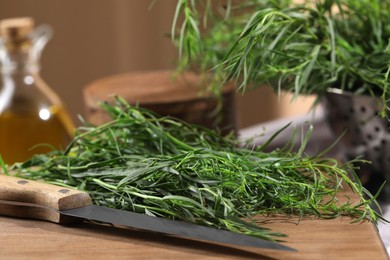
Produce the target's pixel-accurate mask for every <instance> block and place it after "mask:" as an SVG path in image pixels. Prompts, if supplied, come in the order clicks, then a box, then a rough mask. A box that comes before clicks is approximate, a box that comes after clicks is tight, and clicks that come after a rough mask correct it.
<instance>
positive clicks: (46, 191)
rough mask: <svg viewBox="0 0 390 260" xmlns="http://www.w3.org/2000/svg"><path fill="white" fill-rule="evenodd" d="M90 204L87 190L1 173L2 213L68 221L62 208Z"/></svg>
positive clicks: (0, 202) (61, 221)
mask: <svg viewBox="0 0 390 260" xmlns="http://www.w3.org/2000/svg"><path fill="white" fill-rule="evenodd" d="M90 204H92V200H91V197H90V196H89V195H88V194H87V193H85V192H82V191H78V190H73V189H68V188H63V187H60V186H56V185H52V184H47V183H42V182H37V181H31V180H25V179H20V178H16V177H11V176H6V175H1V174H0V215H7V216H13V217H23V218H33V219H42V220H47V221H52V222H56V223H64V222H69V221H72V220H71V219H70V218H69V217H65V216H62V215H61V214H60V211H61V210H66V209H73V208H79V207H84V206H87V205H90Z"/></svg>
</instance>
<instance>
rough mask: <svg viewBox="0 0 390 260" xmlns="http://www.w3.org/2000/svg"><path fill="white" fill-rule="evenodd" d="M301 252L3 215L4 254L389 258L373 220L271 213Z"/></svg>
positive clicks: (0, 250)
mask: <svg viewBox="0 0 390 260" xmlns="http://www.w3.org/2000/svg"><path fill="white" fill-rule="evenodd" d="M265 225H266V226H268V227H270V228H273V229H274V230H275V231H280V232H283V233H287V234H288V235H289V237H288V238H286V241H287V242H286V243H284V244H285V245H288V246H291V247H294V248H296V249H298V252H284V251H274V250H269V249H258V248H245V247H226V246H222V245H212V244H207V243H203V242H196V241H190V240H182V239H178V238H171V237H166V236H162V235H156V234H152V233H143V232H137V231H130V230H125V229H115V228H110V227H107V226H97V225H92V224H88V223H78V224H73V225H71V226H60V225H57V224H53V223H48V222H43V221H35V220H24V219H12V218H8V217H0V259H84V260H85V259H94V260H96V259H186V258H187V259H238V258H239V259H332V260H333V259H365V260H366V259H376V260H380V259H389V258H388V256H387V253H386V251H385V249H384V247H383V244H382V242H381V240H380V237H379V235H378V232H377V229H376V226H375V225H374V224H373V223H369V222H363V223H357V224H351V223H350V219H348V218H343V219H333V220H318V219H304V220H302V221H300V222H299V223H298V221H297V219H288V218H285V217H284V218H280V219H275V218H272V219H269V223H267V224H265Z"/></svg>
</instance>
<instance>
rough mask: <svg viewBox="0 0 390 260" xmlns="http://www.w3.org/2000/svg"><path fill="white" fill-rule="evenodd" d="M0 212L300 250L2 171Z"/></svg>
mask: <svg viewBox="0 0 390 260" xmlns="http://www.w3.org/2000/svg"><path fill="white" fill-rule="evenodd" d="M0 215H6V216H13V217H22V218H32V219H40V220H46V221H51V222H54V223H60V224H64V223H70V222H73V221H76V220H80V219H81V220H88V221H91V222H93V223H95V222H98V223H102V224H109V225H112V226H115V227H126V228H130V229H136V230H141V231H149V232H157V233H160V234H164V235H170V236H175V237H179V238H185V239H192V240H198V241H204V242H214V243H219V244H221V243H222V244H230V245H239V246H248V247H260V248H268V249H275V250H285V251H296V250H295V249H293V248H290V247H287V246H284V245H281V244H279V243H276V242H273V241H268V240H264V239H260V238H255V237H251V236H247V235H243V234H238V233H234V232H230V231H226V230H219V229H216V228H210V227H205V226H201V225H196V224H190V223H187V222H182V221H175V220H169V219H165V218H159V217H153V216H147V215H144V214H140V213H135V212H130V211H124V210H118V209H113V208H107V207H103V206H97V205H93V204H92V199H91V197H90V196H89V194H88V193H86V192H82V191H78V190H74V189H69V188H64V187H60V186H56V185H52V184H47V183H42V182H38V181H32V180H26V179H20V178H17V177H13V176H6V175H1V174H0Z"/></svg>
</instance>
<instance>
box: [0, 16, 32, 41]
mask: <svg viewBox="0 0 390 260" xmlns="http://www.w3.org/2000/svg"><path fill="white" fill-rule="evenodd" d="M33 29H34V19H32V18H30V17H17V18H9V19H3V20H0V36H1V37H2V38H3V40H4V41H5V42H6V44H7V45H8V47H21V46H23V45H24V43H28V42H30V39H29V37H28V36H29V34H30V33H31V32H32V31H33Z"/></svg>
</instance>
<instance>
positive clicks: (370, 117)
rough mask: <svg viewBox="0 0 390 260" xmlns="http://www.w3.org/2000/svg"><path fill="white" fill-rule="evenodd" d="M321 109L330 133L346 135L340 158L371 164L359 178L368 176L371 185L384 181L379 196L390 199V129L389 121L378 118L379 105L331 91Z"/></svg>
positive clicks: (372, 101)
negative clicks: (355, 159)
mask: <svg viewBox="0 0 390 260" xmlns="http://www.w3.org/2000/svg"><path fill="white" fill-rule="evenodd" d="M324 105H325V106H324V107H325V112H326V118H327V120H328V123H329V126H330V128H331V129H332V131H333V132H334V133H335V134H336V135H337V136H340V135H341V134H343V133H344V132H345V135H344V136H343V138H342V139H341V143H340V151H341V152H342V154H343V155H344V156H345V157H346V158H347V159H352V158H356V157H360V158H362V159H365V160H369V161H371V164H369V166H367V165H366V166H365V167H364V171H365V173H361V174H365V175H366V176H367V175H368V179H369V180H367V181H370V182H377V183H378V182H381V181H382V182H383V180H387V184H386V185H385V188H384V190H383V192H382V194H384V196H385V197H386V198H387V199H390V129H389V120H387V119H385V118H382V117H380V116H379V111H380V109H381V108H380V101H379V100H378V99H375V98H372V97H370V96H365V95H353V94H352V93H348V92H342V91H340V90H339V89H330V90H329V91H328V92H327V94H326V96H325V100H324ZM363 184H364V183H363Z"/></svg>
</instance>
